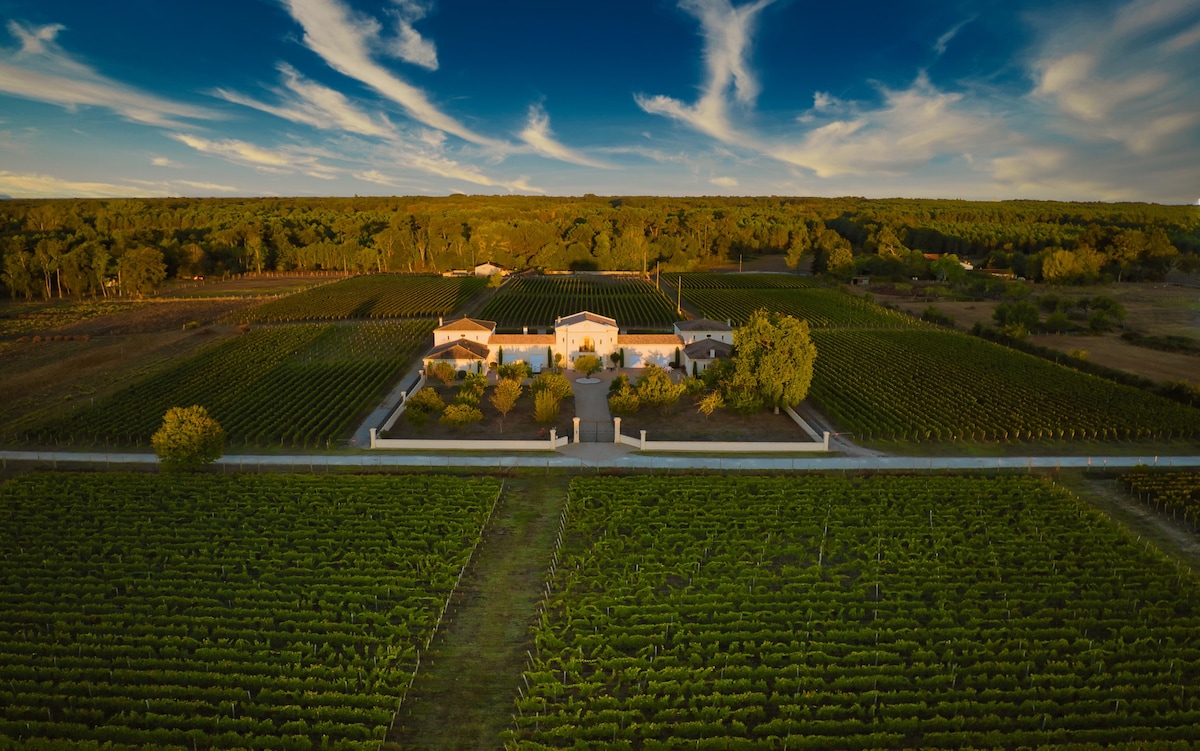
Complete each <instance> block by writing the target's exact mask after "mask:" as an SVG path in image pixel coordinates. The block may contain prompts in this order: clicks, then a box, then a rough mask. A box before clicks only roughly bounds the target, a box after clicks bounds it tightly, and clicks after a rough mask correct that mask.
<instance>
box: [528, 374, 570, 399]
mask: <svg viewBox="0 0 1200 751" xmlns="http://www.w3.org/2000/svg"><path fill="white" fill-rule="evenodd" d="M529 390H530V391H532V392H533V393H534V394H540V393H542V392H543V391H549V392H550V393H551V394H553V395H554V400H555V401H562V400H563V399H565V398H567V397H568V396H570V395H571V382H570V381H568V380H567V377H566V376H564V375H563V374H562V373H554V372H550V371H547V372H545V373H542V374H540V375H539V376H538V377H537V378H534V379H533V383H532V384H531V385H530V386H529Z"/></svg>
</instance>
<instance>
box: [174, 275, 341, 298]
mask: <svg viewBox="0 0 1200 751" xmlns="http://www.w3.org/2000/svg"><path fill="white" fill-rule="evenodd" d="M344 278H346V275H345V274H337V275H330V274H272V275H270V276H253V275H243V276H238V277H234V278H231V279H220V278H214V279H205V280H203V281H191V280H181V281H177V282H171V283H170V284H168V285H166V286H164V287H163V289H162V290H160V296H161V297H164V298H172V299H181V298H193V299H195V298H205V297H273V296H276V295H283V294H290V293H292V292H300V291H301V290H306V289H310V288H312V287H316V286H318V285H321V284H328V283H330V282H336V281H339V280H341V279H344Z"/></svg>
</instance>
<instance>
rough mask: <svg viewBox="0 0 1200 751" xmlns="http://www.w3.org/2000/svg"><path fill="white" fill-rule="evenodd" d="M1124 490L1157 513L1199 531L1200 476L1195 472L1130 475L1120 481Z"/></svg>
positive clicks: (1149, 472)
mask: <svg viewBox="0 0 1200 751" xmlns="http://www.w3.org/2000/svg"><path fill="white" fill-rule="evenodd" d="M1117 480H1118V482H1120V483H1121V485H1122V486H1124V488H1125V490H1126V491H1127V492H1129V493H1131V494H1133V495H1134V496H1136V497H1137V499H1138V500H1139V501H1141V502H1142V503H1145V504H1147V505H1149V506H1152V507H1153V508H1155V509H1156V510H1158V511H1162V512H1163V513H1166V514H1170V515H1171V517H1172V518H1173V519H1182V520H1183V522H1184V523H1185V524H1187V525H1188V526H1189V527H1191V528H1192V529H1193V530H1196V529H1198V528H1200V474H1198V473H1196V472H1152V471H1149V470H1146V471H1141V472H1130V473H1128V474H1124V475H1121V476H1120V477H1119V478H1117Z"/></svg>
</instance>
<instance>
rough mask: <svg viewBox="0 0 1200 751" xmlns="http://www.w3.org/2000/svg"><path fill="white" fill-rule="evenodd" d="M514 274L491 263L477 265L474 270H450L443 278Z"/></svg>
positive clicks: (444, 272)
mask: <svg viewBox="0 0 1200 751" xmlns="http://www.w3.org/2000/svg"><path fill="white" fill-rule="evenodd" d="M511 273H512V272H511V271H509V270H508V269H506V268H504V267H503V266H498V265H496V264H494V263H492V262H490V261H488V262H485V263H480V264H476V265H475V268H473V269H450V270H449V271H443V272H442V276H495V275H496V274H499V275H500V276H508V275H509V274H511Z"/></svg>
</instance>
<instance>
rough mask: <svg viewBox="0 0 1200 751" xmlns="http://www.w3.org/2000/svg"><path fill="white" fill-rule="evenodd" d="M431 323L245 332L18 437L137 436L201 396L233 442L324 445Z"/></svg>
mask: <svg viewBox="0 0 1200 751" xmlns="http://www.w3.org/2000/svg"><path fill="white" fill-rule="evenodd" d="M432 330H433V321H431V320H414V321H391V322H374V323H359V324H329V323H326V324H297V325H291V326H280V327H272V328H264V329H257V330H253V331H250V332H249V333H247V334H244V335H242V336H240V337H238V338H236V339H233V340H230V341H228V342H226V343H225V344H222V345H220V346H218V347H216V348H214V349H211V350H209V351H207V352H205V353H203V354H201V355H199V356H197V357H195V358H192V359H190V360H188V361H186V362H184V363H182V364H181V365H179V366H177V367H175V368H172V369H170V370H168V371H166V372H164V373H161V374H159V375H157V376H154V377H151V378H149V379H147V380H145V381H141V382H140V383H136V384H134V385H132V386H130V387H129V388H126V389H124V390H122V391H119V392H117V393H116V394H114V395H112V396H111V397H109V398H108V399H105V400H103V401H101V402H100V403H98V404H96V405H95V406H89V407H84V408H82V409H81V410H79V411H77V412H75V413H74V414H72V415H69V416H67V417H65V418H63V419H62V420H58V421H55V422H52V423H50V424H49V425H46V426H44V427H42V428H40V429H36V430H33V431H30V432H29V434H28V435H27V436H26V437H27V438H28V439H29V440H32V441H35V442H41V443H45V442H57V443H60V444H61V443H71V444H74V443H81V444H89V443H104V442H106V441H112V442H114V443H118V444H130V443H145V442H146V441H148V440H149V437H150V436H151V435H152V434H153V433H154V431H156V430H157V429H158V427H159V425H160V424H161V423H162V416H163V414H165V413H166V411H167V410H168V409H170V408H171V407H177V406H189V405H192V404H199V405H201V406H204V407H206V408H207V409H208V411H209V414H211V415H212V416H213V417H215V418H216V419H217V421H218V422H220V423H221V425H222V427H224V428H225V432H226V435H227V436H228V438H229V439H230V440H231V441H232V442H234V443H235V444H242V445H256V446H264V445H279V444H285V445H289V446H298V447H304V446H309V447H316V446H322V447H324V446H326V445H327V444H328V443H329V442H330V441H333V440H334V439H337V438H340V437H342V436H343V435H345V434H346V433H347V431H348V430H349V429H350V427H351V422H352V420H353V419H354V418H355V416H357V415H359V414H361V413H362V412H363V410H365V409H367V408H368V407H370V406H372V405H373V404H374V402H375V400H377V399H378V398H379V397H380V396H381V394H382V391H383V389H384V388H386V387H387V386H388V385H389V384H391V383H393V382H394V381H395V380H396V378H397V377H398V376H399V375H400V371H401V369H402V368H403V367H404V365H405V364H406V363H407V362H408V360H409V359H410V358H411V357H412V356H413V355H415V354H417V353H418V352H419V351H420V350H421V349H423V348H424V347H426V346H427V345H428V338H429V335H430V332H431V331H432Z"/></svg>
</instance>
